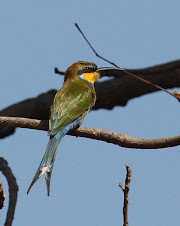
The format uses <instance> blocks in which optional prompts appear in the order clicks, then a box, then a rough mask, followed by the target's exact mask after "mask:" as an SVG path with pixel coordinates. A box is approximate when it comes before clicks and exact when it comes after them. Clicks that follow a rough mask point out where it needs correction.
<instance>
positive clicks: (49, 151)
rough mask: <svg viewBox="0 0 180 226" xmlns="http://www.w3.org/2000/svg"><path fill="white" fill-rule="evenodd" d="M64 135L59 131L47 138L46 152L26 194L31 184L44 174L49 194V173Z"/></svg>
mask: <svg viewBox="0 0 180 226" xmlns="http://www.w3.org/2000/svg"><path fill="white" fill-rule="evenodd" d="M63 136H64V133H62V132H59V133H58V136H54V137H52V138H51V139H50V140H49V143H48V145H47V148H46V152H45V154H44V157H43V159H42V161H41V163H40V165H39V167H38V169H37V172H36V174H35V176H34V178H33V180H32V182H31V185H30V186H29V188H28V191H27V194H28V193H29V191H30V189H31V188H32V186H33V185H34V184H35V183H36V181H37V180H38V179H39V178H40V177H41V176H42V175H43V174H45V179H46V185H47V193H48V196H49V194H50V180H51V173H52V170H53V165H54V160H55V157H56V153H57V149H58V146H59V143H60V141H61V139H62V137H63Z"/></svg>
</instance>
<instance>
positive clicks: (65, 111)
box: [49, 83, 96, 135]
mask: <svg viewBox="0 0 180 226" xmlns="http://www.w3.org/2000/svg"><path fill="white" fill-rule="evenodd" d="M88 85H89V84H88ZM95 99H96V97H95V92H94V90H92V88H91V87H89V86H83V85H82V84H73V83H69V84H64V85H63V87H62V88H61V89H60V90H59V91H58V92H57V94H56V96H55V98H54V102H53V105H52V108H51V116H50V120H49V134H50V135H55V134H56V133H58V132H59V131H61V130H62V129H63V128H64V127H65V126H67V125H69V124H71V123H73V122H74V121H75V120H78V119H79V120H80V122H79V124H81V122H82V121H83V119H84V117H85V116H86V114H87V112H88V111H89V110H90V109H91V108H92V107H93V105H94V103H95ZM76 124H77V125H78V122H77V121H76Z"/></svg>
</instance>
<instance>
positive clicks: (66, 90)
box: [27, 61, 100, 195]
mask: <svg viewBox="0 0 180 226" xmlns="http://www.w3.org/2000/svg"><path fill="white" fill-rule="evenodd" d="M99 77H100V72H98V71H97V66H96V65H95V64H93V63H89V62H83V61H79V62H77V63H74V64H73V65H72V66H71V67H69V68H68V69H67V71H66V74H65V80H64V84H63V86H62V88H61V89H60V90H59V91H58V92H57V94H56V96H55V98H54V101H53V104H52V106H51V113H50V119H49V135H50V140H49V143H48V145H47V148H46V152H45V154H44V156H43V159H42V161H41V163H40V165H39V168H38V170H37V172H36V174H35V176H34V178H33V180H32V182H31V185H30V187H29V189H28V191H27V193H29V191H30V189H31V188H32V186H33V185H34V184H35V183H36V181H37V180H38V179H39V178H40V177H41V176H42V175H43V174H45V179H46V185H47V192H48V195H49V194H50V179H51V174H52V169H53V165H54V161H55V157H56V153H57V150H58V145H59V143H60V141H61V139H62V138H63V136H64V135H66V134H67V133H68V132H69V131H70V130H72V129H75V128H77V127H78V126H80V125H81V123H82V121H83V120H84V118H85V116H86V115H87V113H88V111H89V110H90V109H91V108H92V107H93V106H94V104H95V102H96V93H95V90H94V86H93V84H94V82H95V81H96V80H97V79H98V78H99Z"/></svg>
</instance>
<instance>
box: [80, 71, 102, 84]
mask: <svg viewBox="0 0 180 226" xmlns="http://www.w3.org/2000/svg"><path fill="white" fill-rule="evenodd" d="M84 78H85V79H86V80H87V81H88V82H90V83H92V84H94V83H95V81H96V80H98V79H99V78H100V73H98V72H91V73H85V74H84Z"/></svg>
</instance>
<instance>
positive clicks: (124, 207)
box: [119, 164, 132, 226]
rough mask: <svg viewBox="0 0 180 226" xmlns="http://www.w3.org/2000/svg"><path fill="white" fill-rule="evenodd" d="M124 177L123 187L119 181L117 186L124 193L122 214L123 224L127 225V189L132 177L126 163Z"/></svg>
mask: <svg viewBox="0 0 180 226" xmlns="http://www.w3.org/2000/svg"><path fill="white" fill-rule="evenodd" d="M126 170H127V174H126V179H125V187H124V186H123V184H122V183H119V187H120V188H121V189H122V191H123V193H124V206H123V216H124V224H123V226H128V225H129V222H128V207H129V189H130V182H131V177H132V170H131V167H130V165H128V164H127V165H126Z"/></svg>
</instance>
